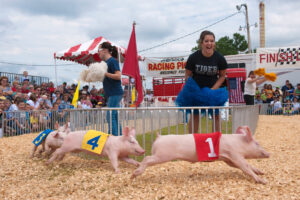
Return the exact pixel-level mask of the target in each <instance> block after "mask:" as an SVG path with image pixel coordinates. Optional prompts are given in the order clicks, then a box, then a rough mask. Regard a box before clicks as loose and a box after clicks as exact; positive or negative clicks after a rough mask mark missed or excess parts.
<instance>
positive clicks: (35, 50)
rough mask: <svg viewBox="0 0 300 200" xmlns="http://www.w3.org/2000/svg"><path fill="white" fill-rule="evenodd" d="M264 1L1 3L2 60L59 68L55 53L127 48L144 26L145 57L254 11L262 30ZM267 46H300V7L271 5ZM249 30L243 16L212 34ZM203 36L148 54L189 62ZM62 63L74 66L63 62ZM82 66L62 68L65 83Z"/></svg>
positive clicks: (274, 1)
mask: <svg viewBox="0 0 300 200" xmlns="http://www.w3.org/2000/svg"><path fill="white" fill-rule="evenodd" d="M259 2H260V1H259V0H248V1H245V0H243V1H242V0H210V1H209V0H205V1H204V0H184V1H183V0H173V1H171V0H151V1H150V0H148V1H144V0H141V1H134V0H110V1H97V0H0V5H1V7H0V9H1V12H0V61H2V62H3V61H5V62H13V63H25V64H34V65H35V64H49V65H52V64H54V59H53V54H54V52H58V51H61V50H64V49H67V48H69V47H71V46H75V45H77V44H79V43H83V42H86V41H88V40H91V39H93V38H95V37H99V36H103V37H105V38H107V39H109V40H111V41H113V42H115V43H117V44H120V45H122V46H124V47H125V48H127V45H128V41H129V37H130V34H131V30H132V22H133V21H134V20H135V21H136V22H137V26H136V37H137V46H138V51H140V50H143V49H147V48H149V47H153V46H155V45H159V44H161V43H164V42H168V41H170V40H173V39H176V38H178V37H181V36H183V35H186V34H189V33H192V32H194V31H197V30H199V29H202V28H204V27H206V26H208V25H210V24H213V23H215V22H217V21H218V20H221V19H223V18H225V17H226V16H229V15H230V14H234V13H236V12H237V9H236V5H240V4H242V3H246V4H247V5H248V12H249V21H250V24H254V23H255V22H257V23H259ZM264 2H265V18H266V22H265V23H266V47H284V46H291V45H293V46H295V45H300V36H299V33H300V20H299V19H300V12H299V9H300V1H298V0H284V1H283V0H265V1H264ZM240 26H245V15H244V14H243V13H239V14H237V15H235V16H233V17H231V18H229V19H227V20H225V21H223V22H221V23H218V24H216V25H214V26H211V27H209V28H208V30H211V31H213V32H214V33H215V35H216V40H218V39H219V38H220V37H223V36H230V37H232V35H233V33H235V32H238V33H240V34H242V35H245V36H246V31H239V27H240ZM199 34H200V32H197V33H195V34H192V35H190V36H188V37H186V38H184V39H181V40H178V41H176V42H173V43H170V44H168V45H165V46H162V47H159V48H155V49H153V50H150V51H145V52H143V53H141V55H143V56H150V57H153V56H155V57H157V56H172V55H188V54H189V53H190V50H191V48H192V47H194V46H195V45H196V40H197V39H198V38H199ZM251 40H252V42H251V43H252V47H253V48H256V47H259V28H255V27H254V26H252V27H251ZM57 64H58V65H60V64H72V63H71V62H62V61H57ZM0 67H1V70H0V71H6V72H14V73H22V72H23V71H24V70H27V71H28V72H29V74H30V75H40V76H47V77H49V78H50V79H51V80H53V81H54V80H55V70H54V67H53V66H50V67H37V66H21V65H7V64H0ZM84 68H85V66H82V65H70V66H58V67H57V72H58V81H59V83H61V82H62V81H67V82H68V83H73V82H75V81H76V80H77V79H78V77H79V73H80V72H81V71H82V69H84Z"/></svg>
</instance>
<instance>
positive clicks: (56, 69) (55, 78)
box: [54, 58, 58, 87]
mask: <svg viewBox="0 0 300 200" xmlns="http://www.w3.org/2000/svg"><path fill="white" fill-rule="evenodd" d="M54 65H55V82H56V87H57V86H58V85H57V69H56V59H55V58H54Z"/></svg>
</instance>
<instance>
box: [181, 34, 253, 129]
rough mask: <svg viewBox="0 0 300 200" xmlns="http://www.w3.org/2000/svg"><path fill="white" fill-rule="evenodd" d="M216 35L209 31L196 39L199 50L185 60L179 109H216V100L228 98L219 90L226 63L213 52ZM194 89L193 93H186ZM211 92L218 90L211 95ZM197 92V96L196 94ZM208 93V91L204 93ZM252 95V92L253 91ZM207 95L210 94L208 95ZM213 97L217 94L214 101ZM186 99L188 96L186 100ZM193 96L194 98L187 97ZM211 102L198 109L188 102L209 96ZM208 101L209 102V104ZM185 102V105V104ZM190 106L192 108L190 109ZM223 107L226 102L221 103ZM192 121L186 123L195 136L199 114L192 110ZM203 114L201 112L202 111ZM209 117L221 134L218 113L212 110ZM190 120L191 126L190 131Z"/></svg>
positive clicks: (225, 92) (205, 99) (206, 100)
mask: <svg viewBox="0 0 300 200" xmlns="http://www.w3.org/2000/svg"><path fill="white" fill-rule="evenodd" d="M215 46H216V43H215V35H214V33H212V32H210V31H203V32H202V33H201V34H200V38H199V47H200V50H198V51H196V52H194V53H193V54H191V55H190V56H189V58H188V60H187V63H186V66H185V79H186V84H185V86H184V87H183V89H182V90H181V92H180V93H179V95H178V97H177V99H176V103H177V105H179V106H196V105H197V106H217V105H215V104H221V103H222V102H220V101H219V99H222V100H223V99H224V98H226V97H227V98H228V91H227V90H226V89H225V88H221V87H222V84H223V83H224V80H225V75H226V69H227V62H226V60H225V58H224V56H222V55H221V54H220V53H218V52H217V51H215ZM188 86H190V88H194V92H193V91H192V90H189V87H188ZM205 88H207V89H210V90H209V92H207V94H206V93H205V92H204V91H205V90H204V89H205ZM213 90H218V91H217V92H216V91H213ZM195 91H199V93H195ZM206 91H207V90H206ZM254 91H255V88H254ZM208 93H209V94H208ZM214 93H215V94H218V97H216V96H215V95H214ZM187 95H189V96H187ZM190 95H193V96H190ZM208 95H211V96H210V98H203V103H201V105H200V104H199V103H198V102H191V101H190V102H188V100H190V98H191V99H196V98H197V97H196V96H208ZM208 99H210V102H208V101H209V100H208ZM187 102H188V103H187ZM191 104H193V105H191ZM224 104H225V101H224ZM195 111H196V112H194V115H193V119H192V118H190V120H189V133H192V131H193V130H194V133H198V127H199V112H198V109H196V110H195ZM202 111H203V113H204V110H202ZM209 114H210V115H213V114H214V120H212V121H213V123H212V127H213V128H212V130H215V131H220V115H219V110H218V109H217V110H215V113H213V111H212V110H211V109H210V110H209ZM192 120H193V121H194V126H193V127H192Z"/></svg>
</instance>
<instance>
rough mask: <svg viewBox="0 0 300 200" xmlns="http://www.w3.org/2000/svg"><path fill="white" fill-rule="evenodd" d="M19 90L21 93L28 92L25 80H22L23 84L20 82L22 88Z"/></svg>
mask: <svg viewBox="0 0 300 200" xmlns="http://www.w3.org/2000/svg"><path fill="white" fill-rule="evenodd" d="M21 92H22V93H23V94H28V92H29V87H28V83H26V81H24V82H23V84H22V90H21Z"/></svg>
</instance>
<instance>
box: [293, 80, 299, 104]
mask: <svg viewBox="0 0 300 200" xmlns="http://www.w3.org/2000/svg"><path fill="white" fill-rule="evenodd" d="M293 96H294V99H297V100H299V99H300V83H298V84H297V87H296V89H295V90H294V94H293Z"/></svg>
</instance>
